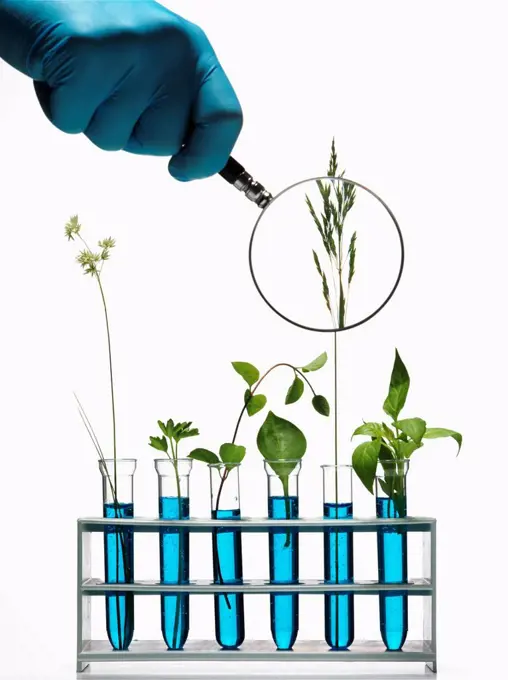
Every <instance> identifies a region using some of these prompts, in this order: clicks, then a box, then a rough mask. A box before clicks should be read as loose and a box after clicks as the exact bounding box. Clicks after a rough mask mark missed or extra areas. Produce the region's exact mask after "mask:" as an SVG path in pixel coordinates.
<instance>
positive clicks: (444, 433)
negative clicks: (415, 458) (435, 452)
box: [423, 427, 462, 455]
mask: <svg viewBox="0 0 508 680" xmlns="http://www.w3.org/2000/svg"><path fill="white" fill-rule="evenodd" d="M423 437H424V439H440V438H441V437H451V438H452V439H455V441H456V442H457V444H458V445H459V450H458V451H457V455H459V453H460V449H461V447H462V435H461V434H460V433H459V432H455V430H447V429H446V428H445V427H429V428H428V429H427V430H426V432H425V434H424V435H423Z"/></svg>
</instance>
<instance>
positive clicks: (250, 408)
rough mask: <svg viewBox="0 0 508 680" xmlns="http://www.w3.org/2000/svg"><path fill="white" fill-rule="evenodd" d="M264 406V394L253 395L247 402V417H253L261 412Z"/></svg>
mask: <svg viewBox="0 0 508 680" xmlns="http://www.w3.org/2000/svg"><path fill="white" fill-rule="evenodd" d="M265 406H266V397H265V395H264V394H254V395H253V396H252V397H251V398H250V399H249V401H248V402H247V413H248V414H249V416H255V415H256V413H259V411H262V410H263V409H264V407H265Z"/></svg>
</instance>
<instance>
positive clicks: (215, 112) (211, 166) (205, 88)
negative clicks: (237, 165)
mask: <svg viewBox="0 0 508 680" xmlns="http://www.w3.org/2000/svg"><path fill="white" fill-rule="evenodd" d="M191 123H192V128H193V129H192V131H191V133H190V136H189V138H188V139H187V140H186V143H185V147H184V148H183V149H181V150H180V151H179V152H178V153H177V154H176V155H175V156H173V158H172V159H171V160H170V162H169V166H168V169H169V172H170V174H171V175H172V176H173V177H174V178H175V179H178V180H180V181H188V180H193V179H202V178H204V177H210V176H211V175H214V174H215V173H217V172H220V170H222V168H223V167H224V166H225V165H226V162H227V160H228V158H229V155H230V153H231V151H232V150H233V147H234V145H235V143H236V140H237V139H238V136H239V134H240V131H241V129H242V123H243V117H242V109H241V107H240V103H239V101H238V99H237V97H236V94H235V92H234V90H233V88H232V87H231V84H230V82H229V80H228V78H227V76H226V74H225V73H224V71H223V70H222V67H221V66H220V64H218V63H216V64H215V65H214V67H213V68H212V69H211V70H210V71H209V73H208V74H207V76H206V78H205V80H204V81H203V83H202V85H201V87H200V89H199V91H198V94H197V97H196V100H195V102H194V107H193V112H192V119H191Z"/></svg>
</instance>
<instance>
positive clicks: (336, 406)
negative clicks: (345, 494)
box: [333, 333, 339, 634]
mask: <svg viewBox="0 0 508 680" xmlns="http://www.w3.org/2000/svg"><path fill="white" fill-rule="evenodd" d="M337 345H338V343H337V333H334V334H333V368H334V380H333V384H334V419H335V422H334V443H335V448H334V462H335V480H334V481H335V512H336V513H337V516H338V513H339V399H338V394H339V389H338V383H339V381H338V370H339V358H338V348H337ZM335 578H336V580H337V583H338V582H339V534H338V532H336V533H335ZM335 630H336V631H338V630H339V598H338V596H336V600H335ZM337 634H338V632H337Z"/></svg>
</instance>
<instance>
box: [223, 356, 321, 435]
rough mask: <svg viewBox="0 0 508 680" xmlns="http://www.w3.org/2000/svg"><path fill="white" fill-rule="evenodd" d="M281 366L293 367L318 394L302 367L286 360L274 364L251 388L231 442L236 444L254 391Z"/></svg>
mask: <svg viewBox="0 0 508 680" xmlns="http://www.w3.org/2000/svg"><path fill="white" fill-rule="evenodd" d="M281 366H286V367H288V368H291V369H292V370H293V371H294V372H295V373H297V374H298V375H299V376H300V377H301V378H302V380H305V382H306V383H307V385H308V386H309V387H310V390H311V392H312V394H313V395H314V396H316V392H315V390H314V388H313V387H312V385H311V383H310V381H309V379H308V378H307V376H306V375H305V373H302V371H300V369H298V368H296V366H293V365H292V364H287V363H285V362H280V363H278V364H275V365H274V366H272V367H271V368H270V369H268V371H267V372H266V373H265V374H264V375H262V376H261V378H259V380H258V381H257V383H256V384H255V385H254V387H253V388H252V389H251V391H250V394H251V396H250V398H249V399H248V400H247V401H246V403H245V404H244V405H243V407H242V410H241V411H240V415H239V417H238V420H237V422H236V427H235V431H234V434H233V440H232V442H231V443H232V444H234V443H235V441H236V437H237V435H238V430H239V428H240V423H241V422H242V418H243V416H244V413H245V411H246V410H247V404H248V403H249V401H250V400H251V399H252V397H253V396H254V393H255V392H256V390H257V389H258V388H259V386H260V385H261V383H262V382H263V380H265V378H267V377H268V376H269V375H270V373H271V372H272V371H274V370H275V369H276V368H280V367H281Z"/></svg>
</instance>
